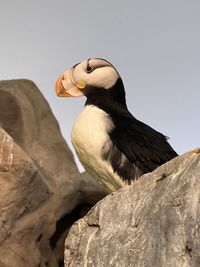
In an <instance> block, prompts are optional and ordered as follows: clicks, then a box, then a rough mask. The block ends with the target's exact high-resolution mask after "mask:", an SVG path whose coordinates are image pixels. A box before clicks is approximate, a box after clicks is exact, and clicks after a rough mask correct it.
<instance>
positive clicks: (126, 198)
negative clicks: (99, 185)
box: [65, 149, 200, 267]
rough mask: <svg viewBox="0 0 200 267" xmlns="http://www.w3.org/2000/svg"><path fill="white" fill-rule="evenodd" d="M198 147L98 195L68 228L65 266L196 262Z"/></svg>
mask: <svg viewBox="0 0 200 267" xmlns="http://www.w3.org/2000/svg"><path fill="white" fill-rule="evenodd" d="M199 248H200V149H197V150H194V151H192V152H189V153H186V154H184V155H183V156H180V157H177V158H175V159H173V160H171V161H170V162H167V163H166V164H164V165H162V166H161V167H159V168H158V169H156V170H155V171H153V172H152V173H149V174H145V175H144V176H142V177H141V178H140V179H139V180H138V181H136V182H135V183H134V184H133V185H131V186H127V187H125V188H122V189H120V190H119V191H117V192H115V193H112V194H110V195H108V196H107V197H106V198H104V199H103V200H101V201H100V202H99V203H98V204H97V205H96V206H95V207H93V208H92V209H91V211H90V212H89V213H88V214H87V215H86V216H85V217H84V218H82V219H80V220H79V221H77V222H76V223H75V224H74V225H73V226H72V228H71V229H70V232H69V235H68V237H67V239H66V243H65V266H66V267H68V266H73V267H75V266H78V267H81V266H87V267H89V266H91V267H93V266H98V267H104V266H117V267H118V266H124V267H125V266H127V267H129V266H139V267H141V266H148V267H151V266H154V267H160V266H165V267H171V266H173V267H183V266H184V267H198V266H200V249H199Z"/></svg>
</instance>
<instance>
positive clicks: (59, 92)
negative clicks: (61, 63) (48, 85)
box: [55, 75, 71, 97]
mask: <svg viewBox="0 0 200 267" xmlns="http://www.w3.org/2000/svg"><path fill="white" fill-rule="evenodd" d="M63 79H64V76H63V75H61V76H60V77H59V78H58V79H57V81H56V85H55V89H56V94H57V96H63V97H67V96H71V95H70V94H68V93H67V91H66V90H65V88H64V87H63V85H62V81H63Z"/></svg>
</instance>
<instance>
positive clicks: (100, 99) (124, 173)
mask: <svg viewBox="0 0 200 267" xmlns="http://www.w3.org/2000/svg"><path fill="white" fill-rule="evenodd" d="M55 90H56V94H57V96H59V97H82V96H85V97H86V102H85V106H84V108H83V110H82V112H81V113H80V115H79V116H78V118H77V119H76V121H75V123H74V125H73V127H72V133H71V140H72V144H73V146H74V149H75V152H76V154H77V156H78V158H79V160H80V162H81V163H82V165H83V166H84V168H85V170H86V171H87V172H88V173H90V174H91V175H92V176H93V177H95V178H96V179H97V180H98V181H99V182H100V183H101V184H103V186H104V187H105V189H106V191H108V192H109V193H110V192H113V191H116V190H118V189H120V188H121V187H124V186H127V185H130V184H133V183H134V182H135V181H136V180H138V179H139V177H141V176H142V175H143V174H145V173H148V172H152V171H153V170H154V169H156V168H157V167H158V166H160V165H162V164H164V163H165V162H167V161H169V160H171V159H172V158H174V157H176V156H178V154H177V153H176V152H175V151H174V149H173V148H172V147H171V145H170V144H169V142H168V137H166V136H165V135H163V134H162V133H160V132H158V131H156V130H154V129H153V128H152V127H150V126H148V125H147V124H145V123H144V122H142V121H140V120H138V119H137V118H135V117H134V116H133V115H132V114H131V113H130V112H129V110H128V107H127V104H126V95H125V88H124V84H123V80H122V78H121V76H120V74H119V73H118V71H117V69H116V68H115V67H114V66H113V65H112V64H111V63H110V62H109V61H107V60H105V59H102V58H89V59H86V60H84V61H82V62H81V63H78V64H76V65H74V66H73V67H71V68H70V69H68V70H67V71H65V72H64V73H63V74H61V75H60V76H59V77H58V79H57V80H56V85H55Z"/></svg>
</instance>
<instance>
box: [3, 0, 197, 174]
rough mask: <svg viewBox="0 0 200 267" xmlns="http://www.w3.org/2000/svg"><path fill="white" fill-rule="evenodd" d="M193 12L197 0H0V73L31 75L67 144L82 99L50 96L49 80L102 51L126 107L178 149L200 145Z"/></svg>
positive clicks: (5, 76)
mask: <svg viewBox="0 0 200 267" xmlns="http://www.w3.org/2000/svg"><path fill="white" fill-rule="evenodd" d="M199 14H200V1H199V0H190V1H189V0H187V1H186V0H168V1H164V0H160V1H158V0H123V1H117V0H101V1H97V0H73V1H72V0H71V1H69V0H65V1H64V0H48V1H47V0H42V1H38V0H34V1H32V0H31V1H30V0H17V1H11V0H0V80H6V79H9V80H10V79H18V78H26V79H31V80H33V81H34V82H35V83H36V85H37V86H38V87H39V89H40V90H41V92H42V94H43V95H44V97H45V98H46V99H47V101H48V102H49V104H50V107H51V109H52V111H53V113H54V115H55V117H56V118H57V120H58V122H59V124H60V128H61V131H62V134H63V136H64V138H65V139H66V141H67V143H68V144H69V145H70V147H71V149H72V150H73V148H72V145H71V141H70V135H71V128H72V125H73V123H74V121H75V119H76V117H77V116H78V114H79V113H80V112H81V110H82V109H83V106H84V103H85V99H84V98H59V97H57V96H56V95H55V91H54V84H55V81H56V79H57V77H58V76H59V75H60V74H61V73H63V72H64V71H65V70H67V69H68V68H70V67H71V66H73V65H74V64H76V63H78V62H80V61H82V60H85V59H87V58H92V57H100V58H105V59H107V60H109V61H110V62H111V63H112V64H113V65H114V66H115V67H116V68H117V70H118V71H119V73H120V75H121V77H122V79H123V82H124V84H125V89H126V98H127V104H128V107H129V110H130V111H131V113H132V114H133V115H134V116H135V117H136V118H137V119H139V120H142V121H143V122H145V123H147V124H148V125H150V126H151V127H153V128H154V129H156V130H157V131H160V132H162V133H163V134H165V135H167V136H168V137H170V139H169V142H170V144H171V145H172V146H173V148H174V149H175V150H176V151H177V152H178V153H179V154H182V153H184V152H186V151H189V150H191V149H193V148H196V147H198V146H200V123H199V116H200V104H199V102H200V88H199V85H200V74H199V72H200V15H199ZM73 151H74V150H73ZM76 160H77V159H76ZM77 162H78V161H77ZM78 165H79V168H80V170H82V167H80V164H78Z"/></svg>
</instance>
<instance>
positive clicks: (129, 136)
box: [85, 78, 177, 184]
mask: <svg viewBox="0 0 200 267" xmlns="http://www.w3.org/2000/svg"><path fill="white" fill-rule="evenodd" d="M85 95H86V97H87V101H86V103H85V105H94V106H97V107H98V108H100V109H102V110H104V111H105V112H106V113H108V114H109V116H110V118H111V120H112V122H113V123H114V125H115V127H114V129H113V130H112V131H111V132H110V133H109V136H110V139H111V141H112V145H110V147H109V149H108V150H107V151H102V157H103V158H104V159H105V160H107V161H109V162H110V164H111V166H112V167H113V170H114V171H115V172H116V173H117V174H118V175H119V176H120V177H122V179H123V181H125V182H127V183H128V184H130V183H131V181H132V180H133V179H134V178H136V177H139V176H141V174H143V173H147V172H151V171H153V170H154V169H155V168H157V167H158V166H160V165H162V164H163V163H165V162H167V161H169V160H170V159H172V158H174V157H176V156H177V153H176V152H175V151H174V150H173V148H172V147H171V146H170V144H169V143H168V142H167V137H166V136H164V135H163V134H162V133H160V132H157V131H156V130H154V129H153V128H151V127H150V126H148V125H147V124H145V123H143V122H141V121H139V120H137V119H136V118H135V117H134V116H133V115H132V114H131V113H130V112H129V111H128V109H127V105H126V99H125V91H124V86H123V82H122V79H121V78H119V79H118V80H117V82H116V84H115V85H114V86H113V87H112V88H111V89H109V90H105V89H103V88H101V90H99V88H93V87H88V88H87V89H86V90H85ZM124 155H125V157H124ZM137 173H138V175H137Z"/></svg>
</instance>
